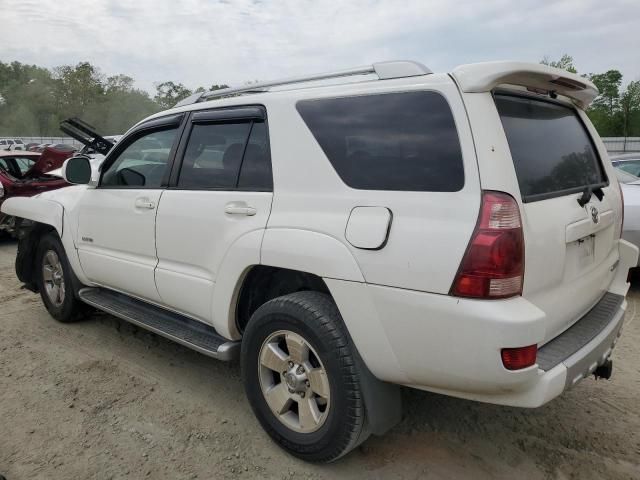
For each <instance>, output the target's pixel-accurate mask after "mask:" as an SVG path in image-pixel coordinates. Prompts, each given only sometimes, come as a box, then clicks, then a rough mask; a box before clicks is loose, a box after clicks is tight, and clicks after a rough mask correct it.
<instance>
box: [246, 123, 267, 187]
mask: <svg viewBox="0 0 640 480" xmlns="http://www.w3.org/2000/svg"><path fill="white" fill-rule="evenodd" d="M238 188H242V189H244V190H272V189H273V177H272V175H271V157H270V155H269V144H268V142H267V127H266V125H265V124H264V122H255V123H254V124H253V128H252V129H251V136H250V137H249V143H248V144H247V150H246V152H245V154H244V160H243V161H242V169H241V171H240V180H239V182H238Z"/></svg>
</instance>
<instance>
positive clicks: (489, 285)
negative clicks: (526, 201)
mask: <svg viewBox="0 0 640 480" xmlns="http://www.w3.org/2000/svg"><path fill="white" fill-rule="evenodd" d="M523 277H524V235H523V232H522V222H521V219H520V209H519V207H518V203H517V202H516V201H515V199H514V198H513V197H512V196H511V195H508V194H506V193H503V192H494V191H485V192H483V193H482V205H481V207H480V215H479V218H478V223H477V225H476V228H475V230H474V232H473V235H472V237H471V240H470V242H469V246H468V247H467V251H466V252H465V255H464V257H463V259H462V262H461V263H460V268H459V269H458V273H457V275H456V278H455V280H454V282H453V285H452V286H451V291H450V294H451V295H454V296H457V297H469V298H478V299H499V298H508V297H513V296H517V295H521V294H522V281H523Z"/></svg>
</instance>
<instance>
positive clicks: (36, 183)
mask: <svg viewBox="0 0 640 480" xmlns="http://www.w3.org/2000/svg"><path fill="white" fill-rule="evenodd" d="M73 154H74V151H73V150H64V151H61V150H55V149H52V148H49V147H47V148H45V149H44V151H43V152H42V153H39V152H27V151H20V150H12V151H0V204H2V202H3V201H4V200H6V199H7V198H9V197H30V196H32V195H35V194H37V193H41V192H46V191H49V190H55V189H57V188H61V187H66V186H67V185H69V184H68V183H67V182H65V181H64V180H63V179H62V178H60V177H56V176H52V175H47V172H50V171H51V170H55V169H57V168H60V167H61V166H62V164H63V163H64V161H65V160H66V159H67V158H69V157H71V156H72V155H73ZM13 227H14V219H13V217H11V216H8V215H4V214H2V213H0V234H2V233H13Z"/></svg>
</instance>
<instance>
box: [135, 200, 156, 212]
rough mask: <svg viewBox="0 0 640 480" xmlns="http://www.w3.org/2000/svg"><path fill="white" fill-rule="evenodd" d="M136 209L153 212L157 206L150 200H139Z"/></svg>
mask: <svg viewBox="0 0 640 480" xmlns="http://www.w3.org/2000/svg"><path fill="white" fill-rule="evenodd" d="M136 208H146V209H147V210H153V209H154V208H156V204H155V203H153V202H152V201H150V200H149V199H148V198H137V199H136Z"/></svg>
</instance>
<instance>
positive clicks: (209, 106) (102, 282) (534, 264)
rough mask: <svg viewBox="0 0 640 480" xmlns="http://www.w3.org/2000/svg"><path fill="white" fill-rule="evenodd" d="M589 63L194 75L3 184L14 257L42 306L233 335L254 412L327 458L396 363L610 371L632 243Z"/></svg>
mask: <svg viewBox="0 0 640 480" xmlns="http://www.w3.org/2000/svg"><path fill="white" fill-rule="evenodd" d="M597 93H598V92H597V90H596V88H595V87H594V86H593V85H592V84H591V83H590V82H589V81H587V80H585V79H584V78H581V77H578V76H576V75H573V74H570V73H567V72H564V71H560V70H556V69H553V68H549V67H546V66H542V65H536V64H526V63H514V62H495V63H485V64H474V65H466V66H462V67H458V68H456V69H455V70H453V72H452V73H451V74H433V73H431V72H430V71H429V70H428V69H427V68H426V67H424V66H423V65H420V64H417V63H414V62H385V63H379V64H374V65H372V66H368V67H362V68H355V69H351V70H345V71H341V72H335V73H330V74H325V75H316V76H311V77H303V78H295V79H291V80H288V81H279V82H270V83H265V84H261V85H252V86H251V87H249V88H244V89H228V90H224V91H216V92H210V93H205V94H197V95H196V96H195V97H192V98H190V99H188V100H187V101H185V102H182V104H181V105H179V106H177V107H176V108H173V109H171V110H169V111H166V112H161V113H159V114H156V115H153V116H151V117H149V118H147V119H146V120H143V121H142V122H140V123H139V124H137V125H136V126H134V127H133V128H132V129H131V130H129V131H128V132H127V133H126V134H125V135H124V137H123V138H122V139H121V140H120V141H119V142H118V143H117V144H116V146H115V147H114V148H113V149H112V150H111V151H110V152H109V154H108V155H107V157H106V159H105V161H104V163H103V164H102V166H101V172H100V176H99V180H93V181H91V180H90V177H91V168H90V166H89V161H88V160H87V159H86V158H83V157H76V158H72V159H70V160H68V161H67V162H66V164H65V166H64V167H63V175H64V176H65V178H66V179H67V180H68V181H69V182H71V183H75V184H82V185H78V186H73V187H69V188H64V189H61V190H56V191H53V192H47V193H43V194H41V195H38V196H36V197H32V198H12V199H10V200H8V201H6V202H5V203H4V204H3V206H2V211H3V212H4V213H7V214H10V215H14V216H16V217H20V218H22V219H24V220H23V221H22V225H21V235H20V236H21V240H20V243H19V248H18V256H17V261H16V270H17V274H18V277H19V278H20V280H21V281H23V282H24V283H25V284H26V285H27V286H28V287H30V288H31V289H33V290H34V291H39V292H40V294H41V296H42V300H43V302H44V304H45V306H46V307H47V309H48V311H49V312H50V313H51V315H52V316H53V317H55V318H56V319H58V320H60V321H71V320H75V319H78V318H80V317H82V315H83V312H85V308H84V307H86V305H91V306H93V307H95V308H98V309H100V310H104V311H106V312H109V313H112V314H113V315H116V316H118V317H120V318H123V319H125V320H127V321H130V322H133V323H135V324H137V325H140V326H142V327H144V328H147V329H149V330H152V331H154V332H156V333H158V334H160V335H164V336H166V337H168V338H171V339H173V340H175V341H177V342H180V343H182V344H184V345H187V346H189V347H191V348H193V349H195V350H197V351H200V352H202V353H204V354H206V355H210V356H212V357H216V358H219V359H221V360H231V359H234V358H237V357H239V358H240V361H241V364H242V372H243V378H244V384H245V388H246V393H247V396H248V398H249V401H250V403H251V406H252V408H253V410H254V412H255V414H256V416H257V418H258V420H259V421H260V423H261V424H262V425H263V427H264V428H265V430H266V431H267V432H268V433H269V435H271V437H273V438H274V439H275V441H276V442H278V443H279V444H280V445H281V446H282V447H283V448H285V449H286V450H287V451H289V452H291V453H292V454H294V455H296V456H298V457H301V458H303V459H306V460H312V461H331V460H334V459H336V458H338V457H340V456H342V455H344V454H345V453H346V452H348V451H349V450H351V449H352V448H354V447H355V446H356V445H358V444H359V443H361V442H362V441H364V440H365V439H366V438H367V436H368V435H369V434H371V433H373V434H382V433H384V432H385V431H386V430H388V429H389V428H390V427H392V426H393V425H394V424H395V423H396V422H397V421H398V420H399V419H400V415H401V408H400V394H399V388H398V385H406V386H411V387H415V388H420V389H424V390H429V391H432V392H438V393H443V394H446V395H452V396H456V397H461V398H467V399H473V400H478V401H483V402H490V403H496V404H503V405H512V406H520V407H538V406H540V405H543V404H544V403H546V402H548V401H550V400H551V399H553V398H554V397H556V396H558V395H559V394H561V393H562V392H563V391H564V390H565V389H567V388H570V387H572V386H573V385H574V384H576V383H577V382H578V381H579V380H581V379H582V378H584V377H587V376H589V375H590V374H595V375H596V376H600V377H605V378H608V377H609V376H610V374H611V360H610V355H611V351H612V348H613V346H614V344H615V343H616V340H617V338H618V336H619V334H620V330H621V327H622V323H623V317H624V312H625V309H626V306H627V302H626V301H625V295H626V293H627V289H628V283H627V273H628V269H629V267H631V266H635V265H636V264H637V256H638V250H637V248H636V247H634V246H632V245H630V244H629V243H627V242H625V241H624V240H620V232H621V229H622V199H621V195H620V188H619V185H618V182H617V181H616V176H615V173H614V170H613V168H612V166H611V163H610V162H609V160H608V157H607V153H606V150H605V148H604V146H603V144H602V142H601V140H600V138H599V137H598V134H597V133H596V131H595V130H594V128H593V126H592V124H591V123H590V122H589V119H588V118H587V116H586V115H585V113H584V109H585V108H586V107H587V106H588V105H589V103H590V102H591V101H592V100H593V98H594V97H595V96H596V95H597Z"/></svg>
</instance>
